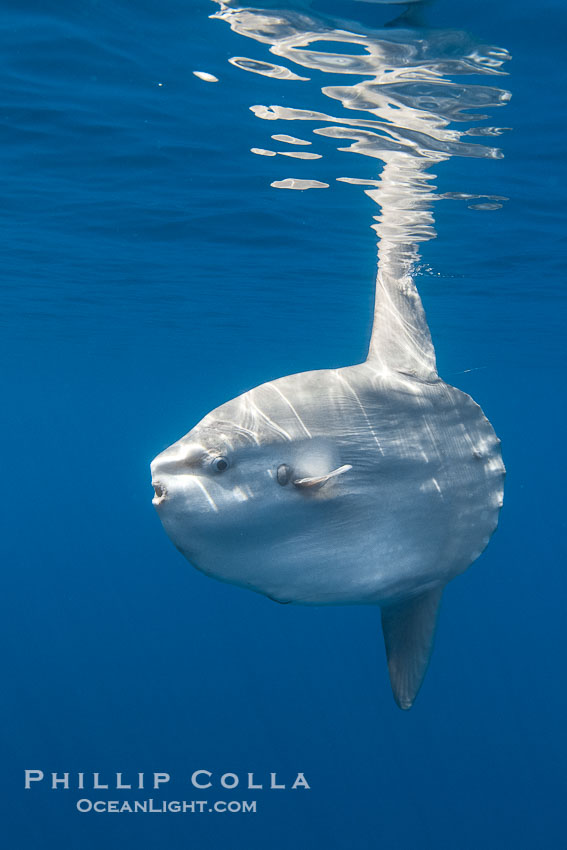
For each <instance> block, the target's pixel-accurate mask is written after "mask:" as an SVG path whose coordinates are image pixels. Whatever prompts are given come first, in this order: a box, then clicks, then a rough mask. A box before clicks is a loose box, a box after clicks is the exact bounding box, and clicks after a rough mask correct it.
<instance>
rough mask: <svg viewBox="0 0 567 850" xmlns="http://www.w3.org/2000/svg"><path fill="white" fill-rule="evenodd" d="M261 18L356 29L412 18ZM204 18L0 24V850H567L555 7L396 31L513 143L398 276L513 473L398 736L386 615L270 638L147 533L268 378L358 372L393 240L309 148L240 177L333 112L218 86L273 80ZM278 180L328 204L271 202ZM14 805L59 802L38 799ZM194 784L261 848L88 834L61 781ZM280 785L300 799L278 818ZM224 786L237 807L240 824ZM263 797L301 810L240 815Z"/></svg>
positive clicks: (562, 123)
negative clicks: (483, 53)
mask: <svg viewBox="0 0 567 850" xmlns="http://www.w3.org/2000/svg"><path fill="white" fill-rule="evenodd" d="M230 5H232V6H234V5H235V4H229V6H230ZM264 5H265V6H269V7H270V8H271V9H272V12H273V10H274V9H275V10H276V11H277V9H278V8H279V9H288V10H289V9H295V10H296V11H297V14H304V15H323V16H327V18H326V19H327V20H329V19H331V18H333V16H334V17H335V18H336V17H340V18H341V19H343V20H344V19H347V18H348V20H350V21H351V22H357V23H358V25H360V26H361V27H366V28H371V27H384V25H385V24H386V23H388V22H391V21H392V20H393V19H395V18H396V16H397V15H399V14H400V12H401V11H402V10H403V8H404V7H393V6H382V5H379V6H377V5H374V4H371V3H367V2H365V3H357V2H345V3H339V2H337V0H328V2H327V0H316V2H313V3H312V4H309V3H307V2H306V3H304V4H299V3H298V2H297V3H296V2H294V0H290V2H289V3H287V4H286V3H284V2H283V0H282V2H280V3H279V4H278V3H272V2H268V0H267V2H266V3H265V4H264ZM300 5H301V8H299V7H300ZM256 7H257V8H261V7H262V4H261V3H257V4H256ZM218 11H219V6H218V4H217V3H213V2H211V0H193V2H185V3H182V2H176V0H164V2H162V3H159V4H158V3H154V2H149V0H136V2H133V3H126V2H111V0H104V2H98V1H97V0H86V2H84V3H80V4H76V3H69V2H67V3H66V2H57V3H55V2H49V0H48V2H41V3H34V2H31V0H30V2H27V3H26V4H25V5H22V4H20V3H13V2H5V3H4V5H3V15H2V24H1V27H0V38H1V39H2V50H1V52H0V57H1V58H0V62H1V64H2V75H1V81H2V82H1V85H2V112H1V123H2V130H3V133H2V139H3V164H4V169H3V172H4V177H3V181H2V204H1V205H0V219H1V223H0V232H1V233H2V236H3V238H2V267H3V284H2V307H1V310H0V321H1V323H2V334H1V342H0V345H1V359H2V365H3V385H4V386H3V398H4V416H3V417H2V443H3V446H4V460H3V477H4V487H3V490H4V497H5V508H4V517H5V527H4V533H3V542H4V549H5V552H4V565H5V567H4V593H3V600H4V601H3V616H2V618H1V621H0V622H1V629H2V641H3V645H4V651H3V662H4V671H3V676H2V680H3V699H2V741H3V764H2V768H1V770H0V777H1V782H2V785H3V786H4V791H3V794H2V799H3V802H4V803H5V808H6V812H5V814H4V815H3V818H2V833H3V837H4V841H5V844H6V846H10V847H14V848H18V850H27V849H28V848H30V850H31V848H34V850H36V849H37V850H39V848H42V849H43V848H48V850H51V848H55V847H65V848H69V850H74V848H81V850H91V848H93V850H95V848H96V850H99V848H101V847H105V848H109V850H110V848H118V847H121V848H150V847H152V848H153V847H168V848H172V850H176V848H182V847H183V848H185V847H195V848H199V850H208V848H221V847H223V848H224V847H227V848H238V850H240V848H246V850H256V848H258V850H260V849H261V850H264V848H268V847H269V848H273V850H284V848H285V850H288V848H325V850H335V848H337V850H338V849H339V848H340V849H341V850H342V848H354V850H365V848H375V847H387V848H390V847H396V848H403V850H405V848H408V849H409V848H424V850H425V848H426V850H430V848H431V850H442V849H444V848H447V850H476V848H478V847H479V846H482V847H484V848H487V850H488V849H490V850H491V849H492V848H499V850H500V848H515V850H528V848H529V850H531V848H540V847H555V846H562V845H563V843H564V841H565V839H564V815H563V812H564V807H565V794H566V790H567V789H566V776H567V765H566V749H565V731H564V725H565V724H564V718H565V716H566V712H567V705H566V703H567V686H566V682H565V653H564V645H565V640H564V626H563V623H564V598H565V573H564V563H565V543H564V538H565V519H564V511H563V503H564V487H563V478H564V476H563V474H562V468H563V469H564V461H565V449H564V417H565V399H564V391H563V377H564V366H565V364H564V325H565V310H564V306H565V295H564V289H563V285H562V273H563V272H564V268H565V226H564V221H563V215H562V214H563V211H564V209H563V208H564V203H563V201H564V199H563V194H564V185H565V178H566V173H565V157H564V137H565V130H566V119H565V112H564V110H563V109H562V103H563V89H564V85H565V70H564V57H563V42H564V38H563V33H564V31H565V26H566V23H567V21H566V13H565V8H564V4H563V3H562V2H560V0H542V2H541V3H539V4H537V5H536V4H532V3H528V2H525V0H518V2H512V1H511V0H503V2H501V3H495V2H487V0H476V1H475V2H472V0H465V2H462V3H458V4H456V3H451V2H449V0H439V2H437V3H433V4H431V5H428V6H426V7H425V8H424V9H420V10H419V12H416V13H415V14H416V15H417V17H414V18H408V19H406V20H405V22H404V21H402V22H400V21H398V22H397V23H394V25H393V26H390V27H386V29H388V30H389V31H390V32H391V33H394V35H392V39H393V40H394V41H395V40H396V37H397V36H396V35H395V32H396V31H399V30H400V29H404V28H408V27H410V28H412V30H413V32H414V35H415V33H416V32H417V33H418V34H419V33H421V35H422V37H423V40H424V41H425V42H427V39H428V38H430V37H431V33H432V32H434V31H437V30H441V29H450V30H453V31H458V32H468V33H472V34H474V39H475V40H478V43H479V44H493V45H498V46H499V47H501V48H503V49H505V50H506V51H508V52H509V53H510V54H511V56H512V60H511V61H510V62H507V63H506V67H505V71H506V72H507V74H509V75H507V76H503V77H499V78H498V79H497V80H496V81H495V80H494V79H492V78H490V79H489V80H488V82H487V81H486V80H481V84H483V85H486V84H488V85H495V84H498V85H499V86H501V87H503V88H504V89H506V90H508V91H510V92H511V93H512V98H511V100H509V102H506V103H505V105H504V106H503V108H498V109H494V110H490V109H488V110H487V112H489V113H491V114H490V121H489V122H488V123H489V124H491V125H494V124H497V125H498V126H499V127H508V128H511V130H510V131H509V132H505V133H503V134H502V135H500V136H499V137H498V138H497V140H496V143H497V145H498V147H499V148H500V149H501V150H502V152H503V154H504V157H503V158H500V157H486V156H476V157H469V156H467V157H464V156H459V155H455V156H451V158H447V159H446V160H445V161H439V162H436V163H435V166H434V168H433V172H434V173H435V174H436V179H435V181H434V182H435V185H436V186H437V189H436V192H437V194H438V195H447V194H453V195H454V194H458V193H461V194H463V193H464V194H467V193H468V194H469V195H491V196H497V197H498V198H507V199H508V200H506V201H500V202H495V203H492V204H490V203H489V205H488V206H489V208H484V209H474V208H472V209H471V206H473V207H474V206H475V205H476V206H478V203H477V204H475V203H474V199H473V200H471V199H469V200H468V201H464V200H456V199H454V198H453V199H447V198H445V199H441V200H439V201H435V203H434V218H435V230H436V231H437V233H438V236H437V238H430V239H429V240H428V241H423V242H422V243H421V244H420V253H421V264H420V266H419V273H418V275H417V285H418V288H419V291H420V293H421V295H422V298H423V301H424V305H425V307H426V310H427V316H428V320H429V323H430V327H431V332H432V337H433V340H434V343H435V347H436V351H437V358H438V365H439V372H440V374H441V375H442V376H443V377H444V378H445V380H447V381H448V382H449V383H454V384H455V385H456V386H458V387H459V388H461V389H463V390H465V391H466V392H469V393H470V394H471V395H472V396H473V397H474V398H475V399H476V400H477V401H478V402H479V403H480V404H481V405H482V407H483V409H484V410H485V412H486V414H487V415H488V417H489V419H490V421H491V422H492V423H493V425H494V427H495V429H496V432H497V433H498V435H499V436H500V437H501V439H502V444H503V452H504V458H505V462H506V466H507V469H508V477H507V484H506V494H505V502H504V509H503V512H502V516H501V521H500V527H499V529H498V531H497V533H496V535H495V537H494V538H493V540H492V541H491V543H490V545H489V547H488V549H487V550H486V552H485V553H484V554H483V555H482V557H481V558H480V560H479V561H478V562H477V563H475V564H474V565H473V566H472V567H471V569H470V570H469V571H468V572H467V573H466V574H465V575H464V576H463V577H460V578H459V579H457V580H456V581H455V582H454V583H452V584H451V585H450V586H449V587H448V589H447V591H446V593H445V600H444V605H443V609H442V613H441V618H440V624H439V630H438V635H437V641H436V647H435V652H434V655H433V659H432V662H431V666H430V669H429V672H428V674H427V678H426V681H425V684H424V686H423V689H422V691H421V693H420V696H419V698H418V700H417V702H416V705H415V707H414V708H413V709H412V711H411V712H409V713H403V712H400V711H399V710H398V709H397V708H396V706H395V704H394V702H393V700H392V697H391V693H390V686H389V683H388V677H387V671H386V665H385V661H384V650H383V645H382V636H381V634H380V628H379V613H378V611H377V610H375V609H373V608H371V607H338V608H323V607H321V608H299V607H294V606H279V605H275V604H274V603H272V602H270V601H269V600H267V599H265V598H263V597H261V596H259V595H255V594H252V593H249V592H246V591H243V590H240V589H237V588H235V587H231V586H228V585H224V584H220V583H217V582H214V581H211V580H210V579H207V578H205V577H204V576H202V575H201V574H199V573H198V572H197V571H196V570H193V569H192V568H191V567H190V565H189V564H188V563H187V562H186V561H185V560H184V559H183V558H182V557H181V555H180V554H179V553H178V552H176V550H175V549H174V548H173V546H172V545H171V544H170V543H169V541H168V540H167V538H166V537H165V535H164V533H163V530H162V528H161V526H160V523H159V520H158V518H157V517H156V515H155V512H154V509H153V508H152V505H151V497H152V490H151V487H150V479H149V462H150V460H151V459H152V458H153V457H154V456H155V455H156V454H157V453H158V452H159V451H161V450H162V449H163V448H165V447H166V446H167V445H169V444H170V443H171V442H172V441H173V440H175V439H177V438H178V437H180V436H181V435H182V434H183V433H185V432H186V431H188V430H189V429H190V428H191V427H192V426H193V425H194V424H195V423H196V422H197V421H199V419H200V418H201V417H202V416H203V415H204V414H205V413H207V412H208V411H209V410H211V409H212V408H214V407H215V406H217V405H218V404H220V403H222V402H223V401H225V400H227V399H228V398H231V397H233V396H235V395H237V394H239V393H241V392H243V391H245V390H247V389H249V388H251V387H253V386H255V385H257V384H259V383H261V382H263V381H266V380H269V379H271V378H274V377H278V376H280V375H285V374H290V373H292V372H296V371H304V370H307V369H314V368H325V367H335V366H341V365H345V364H348V363H355V362H359V361H360V360H362V359H363V358H364V357H365V355H366V347H367V344H368V338H369V334H370V324H371V315H372V304H373V295H374V291H373V290H374V279H375V271H376V239H375V234H374V233H373V231H372V230H370V225H371V224H372V223H373V216H375V215H377V214H378V213H379V210H378V209H377V207H376V205H375V204H374V202H373V201H372V199H371V198H369V197H368V196H367V195H365V194H364V192H363V191H362V188H361V187H359V186H356V185H349V184H346V183H342V182H337V181H336V178H337V177H338V176H349V177H350V178H354V179H361V180H368V179H374V180H376V179H377V178H378V176H379V173H380V169H381V163H380V162H379V161H378V160H376V159H371V158H370V159H369V158H368V157H365V156H358V155H357V154H355V153H349V152H346V153H345V152H340V151H338V150H337V147H338V146H339V145H338V144H337V140H336V139H332V138H325V137H319V138H317V137H313V149H315V148H316V149H317V152H318V153H321V154H323V156H322V158H321V159H320V160H305V161H300V160H291V159H290V160H289V161H288V160H287V159H286V158H284V157H282V156H281V155H278V156H254V155H253V154H252V153H251V152H250V151H251V148H258V149H266V150H270V149H271V150H277V151H281V150H283V148H282V145H281V143H279V142H278V143H276V142H274V140H272V139H271V136H272V135H273V134H291V135H292V136H299V137H302V138H306V134H307V133H308V132H310V131H311V129H312V128H313V127H320V126H322V125H321V121H319V122H318V123H317V121H315V123H313V121H311V122H307V121H303V122H302V121H299V120H297V121H295V123H293V124H292V123H291V121H290V120H282V119H279V120H267V121H262V120H259V118H258V116H257V115H256V114H254V112H252V111H251V110H250V106H252V105H262V104H265V105H271V104H275V105H279V106H281V107H284V108H289V109H296V108H300V109H303V110H315V111H317V112H319V113H330V114H331V115H336V114H337V113H338V110H339V109H340V108H341V107H340V104H338V102H332V101H331V100H330V99H329V97H327V96H326V95H324V94H323V93H322V91H321V87H322V86H323V85H327V86H328V85H334V86H344V85H345V78H344V76H342V75H340V74H339V73H338V72H337V75H336V76H334V75H333V74H330V73H328V72H326V73H325V74H323V72H321V71H318V70H314V71H312V72H310V73H304V76H308V77H310V80H309V81H296V80H282V79H278V78H276V77H273V76H266V75H261V74H258V73H250V72H247V71H246V70H243V69H242V68H241V67H237V66H235V65H234V64H231V63H229V62H228V61H227V60H228V59H230V58H232V57H235V56H236V57H242V56H244V57H251V58H252V59H255V60H257V61H259V62H269V63H274V64H281V65H283V66H285V67H288V68H291V67H292V66H291V63H290V62H289V61H286V60H284V59H281V58H279V57H278V56H274V55H273V53H270V52H269V50H268V45H267V44H266V43H265V42H262V41H253V40H252V41H251V40H250V39H249V38H246V36H245V35H243V34H239V33H238V32H236V31H234V30H232V29H230V27H229V26H227V24H226V22H225V21H223V20H219V19H218V17H217V18H210V17H209V16H210V15H211V14H213V13H215V12H218ZM353 26H354V24H353ZM399 38H401V36H400V37H399ZM345 50H346V48H345ZM337 52H341V51H340V49H337ZM350 52H351V53H354V52H356V53H358V52H360V51H352V50H351V51H350ZM195 70H197V71H204V72H206V73H208V74H212V75H214V76H215V77H217V78H218V82H215V83H212V82H207V81H206V80H203V79H200V78H198V77H196V76H195V75H194V74H193V71H195ZM293 70H294V71H295V73H297V74H301V73H302V71H301V68H300V67H299V66H294V68H293ZM323 76H325V79H323ZM359 79H360V77H356V76H355V77H353V78H352V79H349V80H347V83H348V84H349V85H352V84H354V83H355V82H357V81H358V80H359ZM470 82H471V84H473V83H475V82H476V83H478V80H476V81H475V80H472V79H471V81H470ZM423 96H424V97H427V96H428V95H427V93H426V94H424V95H423ZM410 106H411V104H410ZM424 108H425V107H424ZM352 115H354V112H353V113H352ZM306 128H308V129H306ZM472 141H474V142H478V143H479V144H484V143H486V144H488V145H490V144H493V143H495V140H494V139H493V138H490V139H489V140H488V141H487V140H485V139H484V138H480V139H479V138H473V139H472ZM348 144H349V142H342V140H341V143H340V146H348ZM275 145H277V147H275ZM302 149H303V148H302ZM288 177H295V178H297V179H313V180H317V181H319V182H323V183H327V184H329V188H326V189H324V190H323V189H321V190H308V191H302V192H299V191H285V190H280V189H277V188H274V187H272V186H271V185H270V184H271V183H273V182H277V181H281V180H283V179H285V178H288ZM480 206H481V207H482V206H485V207H486V204H484V205H483V203H482V202H480ZM492 207H495V208H492ZM25 769H34V770H42V771H44V773H45V776H46V781H44V782H43V783H36V784H35V785H33V786H32V788H31V789H30V790H27V791H26V790H25V789H24V770H25ZM197 769H205V770H209V771H211V773H212V774H213V775H214V781H215V785H214V787H213V788H212V789H211V790H210V792H209V795H208V797H207V798H208V799H209V800H216V799H227V800H231V799H234V800H250V799H256V800H257V802H258V805H257V812H256V813H254V814H253V813H242V812H240V813H233V814H231V813H228V812H227V813H222V814H221V813H208V812H204V813H202V814H199V813H194V814H184V815H183V814H175V813H169V814H136V815H134V814H133V815H128V814H121V815H117V814H111V813H104V814H103V813H101V814H96V813H94V812H90V813H84V814H82V813H79V812H78V811H77V808H76V802H77V800H78V799H79V798H80V797H83V796H84V797H86V798H90V799H98V798H100V799H118V798H121V797H122V798H124V797H127V796H128V794H127V793H126V794H124V793H122V794H121V792H119V791H116V790H114V791H112V790H110V791H108V792H105V791H102V792H94V791H92V790H90V791H79V790H77V788H76V785H75V787H72V788H70V789H69V790H65V789H62V788H60V789H59V790H50V788H49V785H48V781H47V778H48V777H49V776H50V774H51V773H52V772H58V773H59V774H60V775H62V774H63V773H64V772H69V773H70V775H71V785H73V781H74V780H73V777H74V776H76V774H77V773H78V772H84V773H85V774H92V773H93V772H100V775H101V782H105V781H106V782H110V784H111V785H112V780H113V778H114V776H115V774H116V772H122V773H123V775H124V779H125V781H127V777H133V776H137V774H138V773H139V772H145V774H146V777H150V775H151V773H152V772H153V771H159V772H167V773H169V774H170V775H171V782H170V787H169V788H167V790H163V789H162V790H161V791H157V792H155V793H154V794H153V795H152V794H149V792H139V791H136V792H135V793H134V792H133V793H132V794H130V795H129V796H135V797H140V796H141V795H145V796H154V797H155V798H156V799H161V798H163V799H188V800H191V799H204V798H205V797H203V792H196V791H195V790H194V789H191V786H190V784H189V778H190V776H191V774H192V773H193V771H195V770H197ZM298 771H301V772H304V773H305V776H306V777H307V779H308V782H309V785H310V790H308V791H306V790H302V789H296V790H290V788H289V785H290V784H291V782H293V780H294V778H295V776H296V774H297V772H298ZM227 772H232V773H235V774H237V775H238V776H240V777H241V780H242V782H241V785H240V786H239V787H238V788H237V789H235V790H233V791H230V792H228V791H226V790H225V789H223V788H222V787H220V786H219V784H218V779H219V778H220V776H221V775H222V774H223V773H227ZM249 772H254V776H255V777H256V781H258V780H259V781H263V782H264V784H265V785H266V784H268V783H269V775H270V773H271V772H277V777H278V782H280V783H286V784H287V785H288V788H287V789H286V790H267V789H264V790H262V791H254V792H252V791H248V790H247V789H246V788H243V787H242V785H243V783H244V780H245V779H246V777H247V775H248V773H249ZM205 796H207V795H205Z"/></svg>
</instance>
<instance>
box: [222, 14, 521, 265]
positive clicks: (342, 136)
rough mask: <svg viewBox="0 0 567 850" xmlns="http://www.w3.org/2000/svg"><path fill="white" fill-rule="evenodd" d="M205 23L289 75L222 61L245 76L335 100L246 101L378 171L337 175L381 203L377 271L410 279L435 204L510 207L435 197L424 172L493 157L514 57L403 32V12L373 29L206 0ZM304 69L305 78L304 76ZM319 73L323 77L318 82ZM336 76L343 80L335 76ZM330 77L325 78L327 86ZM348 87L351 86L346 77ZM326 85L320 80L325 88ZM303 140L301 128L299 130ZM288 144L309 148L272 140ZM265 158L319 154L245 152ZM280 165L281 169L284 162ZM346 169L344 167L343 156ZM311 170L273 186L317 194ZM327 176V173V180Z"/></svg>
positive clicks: (285, 138)
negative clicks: (313, 104) (274, 60)
mask: <svg viewBox="0 0 567 850" xmlns="http://www.w3.org/2000/svg"><path fill="white" fill-rule="evenodd" d="M213 2H214V3H216V4H217V6H218V7H219V8H218V10H217V11H216V12H215V13H214V14H213V15H211V17H213V18H215V19H218V20H220V21H224V22H226V23H228V24H229V26H230V27H231V29H232V30H233V31H234V32H235V33H238V34H239V35H241V36H245V37H246V38H248V39H251V40H253V41H255V42H259V43H261V44H263V45H266V46H268V49H269V52H270V53H271V54H273V55H274V56H277V57H279V58H280V59H282V60H284V61H285V62H286V63H287V65H288V66H289V67H285V66H282V65H274V64H271V63H269V62H266V61H260V60H258V59H246V58H244V57H242V56H239V57H234V58H232V59H230V60H229V61H230V62H231V63H232V64H234V65H237V66H238V67H240V68H245V69H246V70H247V71H251V72H254V73H258V74H262V75H270V76H273V77H277V78H279V79H295V80H302V81H305V82H306V83H307V82H308V80H309V79H311V81H312V82H311V83H309V85H311V86H312V85H313V84H314V82H316V84H317V85H320V90H321V92H322V93H323V94H324V95H325V96H326V97H327V98H329V100H330V101H332V109H331V108H330V110H329V112H328V113H327V112H321V111H319V110H315V109H313V110H310V109H305V108H299V107H293V106H288V105H285V106H284V105H271V106H265V105H259V104H251V106H250V109H251V110H252V112H253V113H254V114H255V115H256V117H258V118H260V119H263V120H268V121H287V122H289V121H304V122H315V123H316V125H319V126H315V127H314V128H313V129H312V130H311V132H312V133H313V134H314V136H319V137H321V136H322V137H326V138H330V139H334V140H336V141H337V142H339V147H338V150H340V151H347V152H351V153H357V154H360V155H362V156H366V157H371V158H372V159H374V160H379V161H381V163H382V167H381V170H380V171H379V173H378V174H377V171H378V169H375V167H373V168H372V171H371V174H370V175H369V179H368V180H363V179H360V178H358V177H350V176H348V175H347V176H344V174H343V175H337V176H336V177H335V179H336V180H339V181H342V182H347V183H351V184H354V185H362V186H365V187H367V188H365V192H366V194H367V195H368V196H369V197H370V198H372V200H374V201H375V202H376V204H377V205H378V206H379V210H380V211H379V213H378V214H377V215H376V216H375V217H374V218H375V224H374V225H373V226H374V229H375V231H376V233H377V235H378V237H379V269H380V273H381V274H395V275H396V276H397V277H399V276H400V275H402V276H403V275H404V274H408V273H410V271H411V267H412V265H413V263H414V262H415V260H416V258H417V246H418V243H419V242H421V241H423V240H426V239H431V238H432V237H433V236H435V230H434V219H433V213H432V204H433V202H434V201H436V200H438V199H440V198H445V199H448V198H450V199H453V200H465V201H467V202H469V201H474V203H470V204H469V206H471V208H473V209H478V210H494V209H497V208H498V207H500V206H501V201H503V200H506V199H505V198H502V197H495V196H478V195H475V196H471V195H466V194H464V193H459V192H453V193H450V194H445V195H438V194H436V187H435V186H434V185H433V183H432V181H433V180H434V179H435V175H434V174H433V173H432V171H431V168H432V166H434V165H436V164H437V163H441V162H443V161H444V160H447V159H449V158H450V157H452V156H459V157H481V158H491V159H494V158H499V157H501V156H502V153H501V151H500V149H499V148H498V147H495V146H494V144H493V140H494V139H495V138H496V137H497V136H499V135H500V133H501V132H502V131H503V128H499V127H495V126H490V125H488V124H486V123H485V122H486V121H487V120H488V119H489V116H490V112H491V110H492V109H493V108H494V107H499V106H503V105H505V104H506V103H507V102H508V100H509V99H510V96H511V95H510V92H509V91H507V90H506V89H505V88H502V87H501V86H500V85H495V84H493V83H496V80H495V79H494V78H496V77H498V78H501V77H502V76H504V75H505V73H506V72H505V70H504V66H505V64H506V62H507V60H508V59H509V58H510V55H509V53H508V51H507V50H505V49H504V48H502V47H496V46H492V45H487V44H482V43H481V42H479V41H478V40H476V39H475V38H474V37H473V36H472V35H470V34H469V33H466V32H463V31H460V30H455V29H427V28H424V27H422V26H409V25H408V21H409V20H411V16H408V15H402V16H401V17H400V18H398V19H397V21H395V22H394V23H393V24H392V25H389V26H383V27H380V28H369V27H368V26H367V25H365V24H362V23H361V22H356V21H352V20H344V19H337V18H330V17H328V16H323V15H320V14H316V13H314V12H313V11H312V10H310V9H309V7H308V5H307V4H305V3H304V4H301V3H298V2H294V3H292V4H287V5H286V8H275V9H274V8H266V7H264V8H252V7H246V8H244V7H242V6H241V5H240V4H239V3H238V0H227V2H222V0H213ZM304 72H307V73H308V74H309V76H306V75H305V74H304ZM321 75H324V79H321ZM342 76H344V77H345V79H344V81H343V80H341V77H342ZM330 77H332V79H329V78H330ZM353 77H354V78H355V79H352V78H353ZM321 83H322V84H321ZM301 132H302V135H303V136H306V135H308V132H307V131H305V130H302V131H301ZM272 138H273V139H275V140H276V141H281V142H284V143H286V144H288V145H305V144H311V141H310V140H308V139H305V138H296V137H294V136H291V135H287V134H284V133H276V134H274V135H273V136H272ZM252 150H253V152H254V153H262V154H264V155H271V156H273V155H282V154H285V155H286V156H288V157H289V156H290V155H291V156H294V155H295V157H297V158H302V159H306V158H309V159H315V158H319V159H320V158H321V156H322V155H321V153H320V152H319V151H318V150H314V151H313V153H311V154H309V155H308V156H307V157H306V155H305V153H304V152H295V154H294V153H293V152H292V151H285V150H284V151H282V150H279V151H277V150H273V151H272V150H270V151H266V150H264V149H261V148H253V149H252ZM282 162H283V161H282ZM345 167H346V160H345ZM318 176H319V175H318V172H317V171H316V166H315V165H313V173H312V174H311V175H309V178H310V179H299V178H297V177H289V176H284V175H282V179H280V180H275V181H274V182H272V183H271V185H272V186H273V187H275V188H286V189H307V188H325V187H328V186H329V184H328V183H326V182H325V181H324V180H320V179H318ZM325 176H327V179H328V172H326V175H325Z"/></svg>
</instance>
